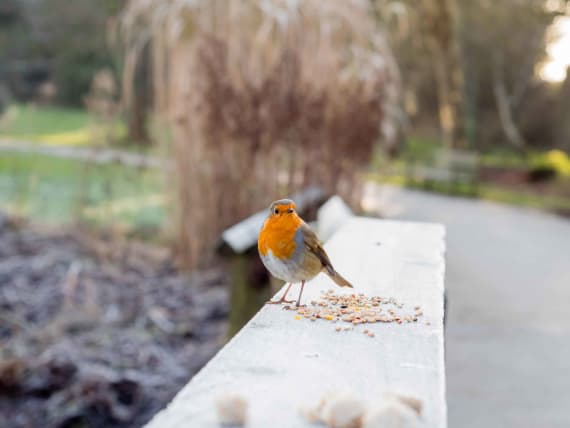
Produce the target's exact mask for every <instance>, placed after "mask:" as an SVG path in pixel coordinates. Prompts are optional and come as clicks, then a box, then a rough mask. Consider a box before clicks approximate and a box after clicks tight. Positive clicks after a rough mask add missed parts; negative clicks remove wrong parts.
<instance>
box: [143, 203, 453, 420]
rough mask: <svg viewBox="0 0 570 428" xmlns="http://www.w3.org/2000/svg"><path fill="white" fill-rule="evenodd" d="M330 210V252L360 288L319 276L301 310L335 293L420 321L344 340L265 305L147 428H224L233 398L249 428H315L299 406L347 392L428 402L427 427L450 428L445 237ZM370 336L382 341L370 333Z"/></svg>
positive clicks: (370, 398) (323, 325) (359, 330)
mask: <svg viewBox="0 0 570 428" xmlns="http://www.w3.org/2000/svg"><path fill="white" fill-rule="evenodd" d="M329 202H330V205H329V208H330V206H331V205H332V206H333V209H332V212H333V213H335V215H334V216H333V217H335V216H336V217H337V218H341V217H342V220H341V221H340V223H342V224H341V225H340V227H339V228H338V229H337V230H336V232H334V234H333V235H332V238H331V239H330V240H329V241H327V243H326V244H325V248H326V249H327V252H328V254H329V255H330V257H331V259H332V261H333V263H334V265H335V267H336V268H337V269H338V271H339V272H341V273H342V274H343V275H344V276H345V277H346V278H348V279H349V280H350V281H352V282H353V284H354V285H355V289H354V290H346V289H340V288H336V287H335V286H334V284H333V283H332V282H331V281H330V279H329V278H328V277H326V276H325V275H319V276H317V277H316V278H315V279H314V280H312V281H310V282H309V283H308V284H307V286H306V287H305V293H304V296H303V303H306V304H310V302H311V301H313V300H319V299H320V298H321V297H322V296H323V295H322V294H321V293H322V292H325V291H326V290H328V289H332V288H334V292H335V293H336V294H340V293H349V294H350V293H352V292H355V293H364V294H365V295H367V296H382V297H394V298H396V299H397V300H398V301H400V302H402V303H403V304H404V306H403V308H404V309H402V310H407V309H409V308H416V305H417V306H420V307H421V308H422V311H423V316H422V317H421V318H420V319H419V320H418V321H417V322H403V323H397V322H389V323H384V322H378V323H374V324H366V325H356V326H354V329H353V330H349V331H345V330H344V329H343V330H342V331H340V332H339V331H337V327H343V328H344V327H346V326H347V325H348V326H349V327H353V326H352V324H349V323H346V322H341V321H339V322H338V323H336V324H335V323H333V322H332V321H326V320H323V319H317V320H316V322H310V321H309V320H308V319H305V318H303V317H301V316H299V315H297V313H296V312H295V311H294V310H283V309H282V307H280V306H278V305H266V306H264V307H263V308H262V309H261V310H260V311H259V312H258V313H257V315H255V317H254V318H253V319H252V320H251V321H250V322H249V323H248V324H247V325H246V326H245V327H244V328H243V329H241V331H240V332H239V333H238V334H237V335H236V336H235V337H234V338H233V339H232V340H231V341H230V342H229V343H228V344H227V345H226V346H225V347H224V348H223V349H222V350H221V351H220V352H219V353H218V354H217V355H216V356H215V357H214V358H213V359H212V360H211V361H210V362H209V363H208V364H207V365H206V366H205V367H204V368H203V369H202V371H201V372H199V373H198V374H197V375H196V376H195V377H194V378H193V379H192V380H191V381H190V382H189V383H188V385H187V386H186V387H185V388H184V389H183V390H182V391H180V393H179V394H178V395H177V396H176V397H175V399H174V400H173V401H172V402H171V404H170V405H169V406H168V407H167V408H166V409H165V410H163V411H162V412H160V413H159V414H157V415H156V416H155V417H154V419H153V420H152V421H151V422H150V423H149V424H148V425H147V428H178V427H183V426H192V427H201V428H208V427H212V428H213V427H218V426H220V425H219V422H218V420H217V414H216V401H217V400H218V399H220V398H221V397H223V396H224V395H226V394H228V393H236V394H239V395H241V396H242V397H243V398H244V399H245V400H246V401H247V403H248V423H247V427H249V428H257V427H259V428H262V427H263V428H267V427H272V428H281V427H282V428H291V427H307V428H308V427H312V426H314V425H312V424H310V423H309V422H307V421H305V419H303V417H302V416H301V415H300V413H299V408H300V407H302V406H311V405H316V404H317V403H318V401H319V400H320V399H321V398H322V397H323V395H325V394H326V393H328V392H331V391H347V390H348V391H353V392H354V393H356V394H357V395H358V396H360V398H361V399H362V400H364V401H365V402H374V401H375V400H376V401H378V400H379V399H380V397H381V396H382V394H383V393H384V392H386V391H396V392H400V393H405V394H408V395H411V396H413V397H416V398H418V399H419V400H421V401H422V403H423V420H424V422H425V426H426V427H431V428H439V427H445V426H446V399H445V368H444V335H443V315H444V305H443V294H444V271H445V262H444V250H445V244H444V234H445V232H444V228H443V227H442V226H441V225H435V224H427V223H408V222H396V221H385V220H378V219H370V218H361V217H351V216H350V215H348V212H347V211H346V210H345V209H344V208H342V206H341V205H339V204H338V202H339V201H338V200H336V201H335V200H333V202H331V201H329ZM335 206H336V208H335ZM339 207H340V208H339ZM341 211H343V212H344V214H339V213H340V212H341ZM345 214H346V215H345ZM260 217H261V216H260ZM337 226H338V225H337ZM335 228H336V227H335ZM333 229H334V228H333ZM252 230H253V228H252ZM297 287H298V286H297V285H296V286H294V290H292V295H295V294H296V293H297V292H298V288H297ZM386 308H387V307H386ZM385 311H387V309H386V310H385ZM408 321H409V320H408ZM365 328H366V329H369V330H370V331H371V332H374V334H375V337H369V336H368V335H367V334H363V330H364V329H365Z"/></svg>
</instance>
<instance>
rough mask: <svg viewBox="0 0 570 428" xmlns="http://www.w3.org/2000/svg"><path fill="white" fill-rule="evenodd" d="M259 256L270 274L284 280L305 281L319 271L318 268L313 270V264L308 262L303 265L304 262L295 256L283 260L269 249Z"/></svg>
mask: <svg viewBox="0 0 570 428" xmlns="http://www.w3.org/2000/svg"><path fill="white" fill-rule="evenodd" d="M260 257H261V261H262V262H263V264H264V265H265V267H266V268H267V270H268V271H269V272H271V275H273V276H274V277H276V278H279V279H282V280H283V281H285V282H301V281H306V280H309V279H312V278H313V277H315V276H316V275H317V274H318V273H319V272H320V270H317V271H315V269H314V264H309V266H307V267H305V266H304V265H306V263H303V262H302V260H299V258H297V257H293V258H292V259H291V260H289V261H284V260H282V259H280V258H278V257H275V256H274V255H273V252H272V251H271V250H269V251H268V252H267V254H266V255H262V254H260ZM307 268H309V269H307ZM310 268H312V269H310Z"/></svg>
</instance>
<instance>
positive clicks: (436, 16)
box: [418, 0, 464, 147]
mask: <svg viewBox="0 0 570 428" xmlns="http://www.w3.org/2000/svg"><path fill="white" fill-rule="evenodd" d="M420 5H421V7H420V10H419V12H420V15H419V17H418V19H419V22H420V25H421V26H422V29H423V33H424V35H425V40H426V44H427V47H428V49H429V51H430V54H431V61H432V66H433V70H434V74H435V81H436V82H435V83H436V87H437V97H438V103H439V109H438V110H439V123H440V128H441V133H442V139H443V143H444V145H445V146H447V147H457V146H462V145H463V144H464V135H463V134H464V129H463V123H462V122H463V121H462V102H463V90H464V89H463V86H464V84H463V68H462V66H461V55H460V49H459V38H458V31H457V26H458V18H457V6H456V4H455V0H421V2H420Z"/></svg>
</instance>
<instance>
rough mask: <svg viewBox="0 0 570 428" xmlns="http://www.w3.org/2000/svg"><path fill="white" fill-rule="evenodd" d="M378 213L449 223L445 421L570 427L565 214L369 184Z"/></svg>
mask: <svg viewBox="0 0 570 428" xmlns="http://www.w3.org/2000/svg"><path fill="white" fill-rule="evenodd" d="M364 202H365V204H366V206H367V208H369V209H373V210H375V211H377V212H379V213H380V214H382V215H383V216H384V217H388V218H397V219H406V220H414V221H430V222H438V223H443V224H445V226H446V229H447V254H446V260H447V272H446V287H447V293H448V313H447V326H446V365H447V398H448V412H449V426H450V427H454V428H455V427H459V428H463V427H467V428H471V427H473V428H475V427H477V428H481V427H493V428H495V427H497V428H501V427H517V428H526V427H528V428H534V427H549V428H558V427H560V428H562V427H569V426H570V221H568V220H565V219H563V218H559V217H555V216H552V215H549V214H546V213H541V212H537V211H533V210H525V209H519V208H514V207H509V206H505V205H500V204H495V203H491V202H485V201H479V200H472V199H464V198H453V197H446V196H439V195H434V194H429V193H424V192H419V191H412V190H406V189H401V188H397V187H392V186H380V185H375V184H372V183H370V184H369V185H368V187H367V188H366V191H365V199H364Z"/></svg>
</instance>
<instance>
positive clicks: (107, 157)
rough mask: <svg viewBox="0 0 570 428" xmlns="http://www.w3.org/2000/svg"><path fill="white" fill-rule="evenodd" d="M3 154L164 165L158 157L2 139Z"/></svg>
mask: <svg viewBox="0 0 570 428" xmlns="http://www.w3.org/2000/svg"><path fill="white" fill-rule="evenodd" d="M1 152H15V153H29V154H43V155H48V156H54V157H60V158H68V159H78V160H81V161H85V162H93V163H102V164H107V163H119V164H123V165H128V166H132V167H140V168H160V167H161V166H162V165H163V163H162V161H161V160H160V159H158V158H156V157H153V156H148V155H144V154H140V153H134V152H129V151H126V150H117V149H109V148H106V147H73V146H51V145H46V144H34V143H29V142H25V141H16V140H6V139H1V138H0V153H1Z"/></svg>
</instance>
